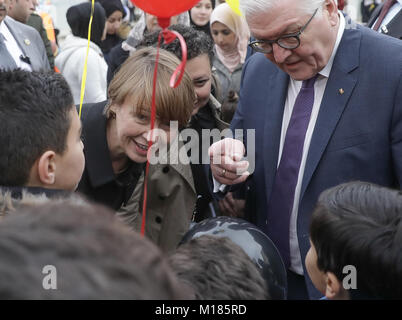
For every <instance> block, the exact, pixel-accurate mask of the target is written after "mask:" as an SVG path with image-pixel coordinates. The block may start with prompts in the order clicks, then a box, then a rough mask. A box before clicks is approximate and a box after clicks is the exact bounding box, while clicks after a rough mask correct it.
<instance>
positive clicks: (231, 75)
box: [213, 55, 243, 103]
mask: <svg viewBox="0 0 402 320" xmlns="http://www.w3.org/2000/svg"><path fill="white" fill-rule="evenodd" d="M213 66H214V68H213V73H214V75H215V76H216V78H217V80H218V83H219V92H220V95H219V96H218V97H217V99H218V101H219V102H220V103H222V102H223V101H224V100H225V98H226V97H227V96H228V93H229V91H230V90H233V91H235V92H236V93H237V95H239V93H240V81H241V73H242V70H243V64H241V63H239V65H238V66H237V67H236V69H235V70H234V71H233V72H230V71H229V69H228V68H226V66H225V65H224V64H223V63H222V62H221V61H220V60H219V59H218V57H217V55H215V56H214V59H213Z"/></svg>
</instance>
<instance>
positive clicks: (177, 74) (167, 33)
mask: <svg viewBox="0 0 402 320" xmlns="http://www.w3.org/2000/svg"><path fill="white" fill-rule="evenodd" d="M162 35H163V37H164V39H165V42H166V43H167V44H168V43H170V42H172V41H173V40H174V39H176V37H177V38H178V39H179V41H180V46H181V53H182V61H181V63H180V64H179V66H178V67H177V68H176V70H175V71H174V72H173V75H172V77H171V78H170V83H169V85H170V87H172V88H177V86H178V85H179V84H180V82H181V79H182V78H183V75H184V70H185V67H186V62H187V45H186V41H185V40H184V38H183V36H182V35H181V34H180V33H178V32H176V31H171V30H168V29H164V30H162V31H161V32H159V36H158V45H157V51H156V59H155V69H154V78H153V85H152V106H151V137H150V141H149V142H148V153H149V152H150V150H151V147H152V144H153V140H154V139H153V134H154V127H155V119H156V104H155V96H156V94H155V93H156V82H157V79H156V78H157V74H158V62H159V49H160V44H161V40H162ZM148 174H149V160H148V157H147V164H146V167H145V178H144V199H143V203H142V221H141V235H142V236H144V235H145V221H146V211H147V198H148V192H147V189H148Z"/></svg>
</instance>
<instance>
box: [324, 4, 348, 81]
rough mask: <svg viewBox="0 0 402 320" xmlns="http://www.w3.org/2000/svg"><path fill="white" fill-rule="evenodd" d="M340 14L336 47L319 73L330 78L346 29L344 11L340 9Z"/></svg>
mask: <svg viewBox="0 0 402 320" xmlns="http://www.w3.org/2000/svg"><path fill="white" fill-rule="evenodd" d="M338 16H339V28H338V34H337V36H336V41H335V46H334V49H333V50H332V54H331V57H330V58H329V60H328V63H327V65H326V66H325V67H324V69H322V70H321V71H320V72H319V74H320V75H322V76H324V77H326V78H328V77H329V74H330V73H331V69H332V65H333V63H334V58H335V55H336V52H337V51H338V47H339V44H340V42H341V39H342V36H343V32H344V31H345V17H344V16H343V14H342V12H340V11H338Z"/></svg>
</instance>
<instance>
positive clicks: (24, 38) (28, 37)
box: [0, 16, 50, 71]
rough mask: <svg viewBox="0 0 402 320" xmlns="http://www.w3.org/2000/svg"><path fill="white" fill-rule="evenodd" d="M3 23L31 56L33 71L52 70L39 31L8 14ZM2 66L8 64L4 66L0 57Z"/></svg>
mask: <svg viewBox="0 0 402 320" xmlns="http://www.w3.org/2000/svg"><path fill="white" fill-rule="evenodd" d="M2 23H5V24H6V25H7V28H8V29H9V30H10V32H11V33H12V35H13V37H14V39H15V40H16V41H17V43H18V45H19V47H20V49H21V51H22V53H23V54H24V55H25V56H27V57H29V60H30V62H31V68H32V70H33V71H39V70H50V65H49V60H48V59H47V54H46V49H45V45H44V44H43V41H42V38H41V37H40V35H39V33H38V31H36V30H35V29H34V28H32V27H30V26H27V25H25V24H23V23H21V22H18V21H15V20H14V19H12V18H10V17H8V16H7V17H6V18H5V19H4V20H3V22H2ZM1 67H8V66H3V65H2V63H1V59H0V68H1Z"/></svg>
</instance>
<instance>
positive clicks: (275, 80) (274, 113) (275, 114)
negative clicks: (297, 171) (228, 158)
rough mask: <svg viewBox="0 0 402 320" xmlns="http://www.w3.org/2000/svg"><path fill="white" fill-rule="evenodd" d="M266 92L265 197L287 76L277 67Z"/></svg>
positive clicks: (272, 170) (270, 180) (274, 162)
mask: <svg viewBox="0 0 402 320" xmlns="http://www.w3.org/2000/svg"><path fill="white" fill-rule="evenodd" d="M269 83H270V86H269V88H268V90H267V92H266V95H267V97H266V101H267V102H268V103H267V104H268V105H267V106H266V111H265V117H264V119H265V126H264V169H265V183H266V188H267V193H266V196H267V199H269V198H270V195H271V191H272V185H273V183H274V178H275V173H276V169H277V164H278V153H279V143H280V140H281V131H282V118H283V111H284V105H285V101H286V96H287V89H288V84H289V76H288V75H287V74H286V73H284V72H283V71H282V70H280V69H277V71H276V73H274V74H273V75H272V77H271V79H270V81H269Z"/></svg>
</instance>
